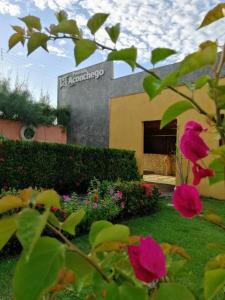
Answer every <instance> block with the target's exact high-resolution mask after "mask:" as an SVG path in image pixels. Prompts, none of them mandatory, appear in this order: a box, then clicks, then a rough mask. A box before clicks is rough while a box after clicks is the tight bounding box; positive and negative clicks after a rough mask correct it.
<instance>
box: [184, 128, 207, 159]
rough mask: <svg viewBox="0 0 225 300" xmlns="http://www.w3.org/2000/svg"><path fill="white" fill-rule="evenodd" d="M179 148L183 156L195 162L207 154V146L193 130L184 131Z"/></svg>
mask: <svg viewBox="0 0 225 300" xmlns="http://www.w3.org/2000/svg"><path fill="white" fill-rule="evenodd" d="M180 149H181V152H182V154H183V155H184V157H185V158H187V159H188V160H190V161H192V162H193V164H195V163H196V162H197V161H198V160H200V159H202V158H204V157H206V156H207V155H208V154H209V147H208V146H207V145H206V144H205V142H204V141H203V139H202V138H201V137H200V136H199V135H198V134H196V133H195V132H194V131H188V132H185V133H184V135H183V136H182V137H181V141H180Z"/></svg>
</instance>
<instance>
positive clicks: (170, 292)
mask: <svg viewBox="0 0 225 300" xmlns="http://www.w3.org/2000/svg"><path fill="white" fill-rule="evenodd" d="M165 299H166V300H175V299H176V300H195V297H194V295H193V294H192V293H191V292H190V291H189V290H188V289H187V288H186V286H184V285H182V284H180V283H161V284H160V287H159V289H158V290H157V292H156V296H155V298H154V300H165Z"/></svg>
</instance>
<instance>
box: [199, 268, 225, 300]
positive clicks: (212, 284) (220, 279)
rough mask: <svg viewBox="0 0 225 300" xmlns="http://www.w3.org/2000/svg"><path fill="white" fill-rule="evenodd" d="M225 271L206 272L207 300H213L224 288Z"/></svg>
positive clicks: (205, 288)
mask: <svg viewBox="0 0 225 300" xmlns="http://www.w3.org/2000/svg"><path fill="white" fill-rule="evenodd" d="M224 285H225V270H224V269H217V270H210V271H207V272H205V278H204V294H205V298H206V299H207V300H210V299H213V298H214V296H216V294H217V293H218V292H219V291H220V290H221V289H223V288H224Z"/></svg>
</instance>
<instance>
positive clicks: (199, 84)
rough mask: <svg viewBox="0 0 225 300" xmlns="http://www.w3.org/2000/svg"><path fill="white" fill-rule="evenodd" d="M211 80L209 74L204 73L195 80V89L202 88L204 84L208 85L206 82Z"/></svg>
mask: <svg viewBox="0 0 225 300" xmlns="http://www.w3.org/2000/svg"><path fill="white" fill-rule="evenodd" d="M209 80H211V77H210V76H209V75H202V76H200V77H199V78H198V79H197V80H196V81H195V84H194V86H195V89H196V90H198V89H201V88H202V87H203V86H204V85H206V83H208V82H209Z"/></svg>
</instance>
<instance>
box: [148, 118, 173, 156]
mask: <svg viewBox="0 0 225 300" xmlns="http://www.w3.org/2000/svg"><path fill="white" fill-rule="evenodd" d="M176 136H177V121H176V120H175V121H173V122H171V123H170V124H168V125H167V126H166V127H164V128H163V129H160V121H146V122H144V153H154V154H174V153H175V152H176Z"/></svg>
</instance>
